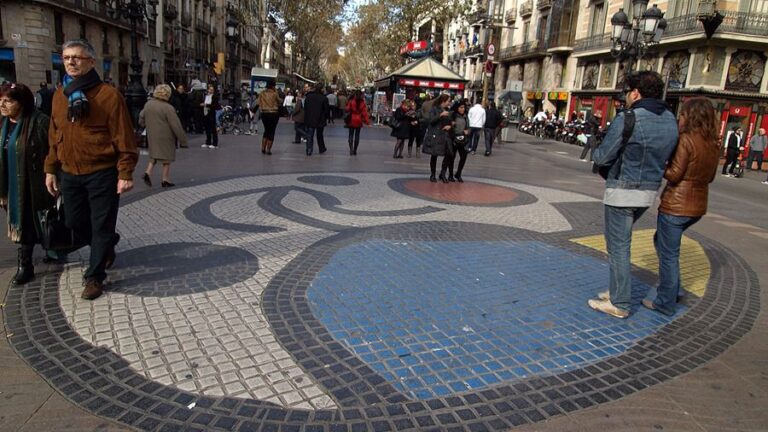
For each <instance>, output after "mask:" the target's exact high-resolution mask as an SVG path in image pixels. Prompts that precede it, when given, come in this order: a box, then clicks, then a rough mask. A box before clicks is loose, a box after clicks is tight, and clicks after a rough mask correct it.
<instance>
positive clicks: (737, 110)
mask: <svg viewBox="0 0 768 432" xmlns="http://www.w3.org/2000/svg"><path fill="white" fill-rule="evenodd" d="M729 113H730V114H731V115H732V116H737V117H746V116H748V115H749V114H751V113H752V108H750V107H748V106H740V107H737V106H732V107H731V109H730V111H729Z"/></svg>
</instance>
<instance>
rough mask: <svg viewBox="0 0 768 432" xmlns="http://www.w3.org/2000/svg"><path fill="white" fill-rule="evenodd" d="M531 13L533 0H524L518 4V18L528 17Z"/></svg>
mask: <svg viewBox="0 0 768 432" xmlns="http://www.w3.org/2000/svg"><path fill="white" fill-rule="evenodd" d="M532 13H533V0H526V1H524V2H523V3H522V4H521V5H520V18H528V17H529V16H531V14H532Z"/></svg>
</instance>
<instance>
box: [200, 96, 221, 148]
mask: <svg viewBox="0 0 768 432" xmlns="http://www.w3.org/2000/svg"><path fill="white" fill-rule="evenodd" d="M200 106H201V107H202V109H203V124H204V126H205V144H203V145H201V146H200V147H202V148H209V149H215V148H218V147H219V131H218V129H217V121H216V120H217V119H216V116H217V114H216V112H217V111H219V110H221V104H220V103H219V95H218V93H216V86H215V85H213V84H208V93H206V95H205V98H203V102H202V103H201V104H200Z"/></svg>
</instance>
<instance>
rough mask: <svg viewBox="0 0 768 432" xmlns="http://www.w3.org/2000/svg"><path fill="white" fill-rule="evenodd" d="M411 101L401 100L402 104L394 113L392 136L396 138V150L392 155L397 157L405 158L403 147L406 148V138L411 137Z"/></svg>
mask: <svg viewBox="0 0 768 432" xmlns="http://www.w3.org/2000/svg"><path fill="white" fill-rule="evenodd" d="M409 102H410V101H409V100H408V99H403V101H402V102H400V106H399V107H397V109H395V111H394V112H393V113H392V118H393V119H394V127H393V128H392V132H391V133H390V136H392V137H394V138H395V152H394V154H393V155H392V157H393V158H395V159H402V158H403V149H404V148H405V140H407V139H409V138H410V137H411V119H410V118H409V117H408V111H409V110H410V103H409Z"/></svg>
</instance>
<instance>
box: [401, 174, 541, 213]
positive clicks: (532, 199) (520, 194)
mask: <svg viewBox="0 0 768 432" xmlns="http://www.w3.org/2000/svg"><path fill="white" fill-rule="evenodd" d="M412 180H423V178H421V177H401V178H394V179H392V180H389V181H388V182H387V185H388V186H389V187H390V188H391V189H392V190H393V191H396V192H399V193H401V194H403V195H407V196H409V197H413V198H416V199H419V200H422V201H431V202H436V203H440V204H450V205H456V206H469V207H511V206H524V205H528V204H534V203H536V202H538V201H539V199H538V198H536V196H535V195H533V194H531V193H528V192H525V191H522V190H520V189H514V188H511V187H509V186H501V185H496V184H491V183H483V182H475V183H478V184H481V185H482V184H486V185H488V186H493V187H500V188H504V189H509V190H510V191H512V192H514V193H515V194H517V196H516V197H515V198H514V199H512V200H510V201H504V202H495V203H462V202H458V201H444V200H439V199H436V198H434V197H430V196H429V195H421V194H418V193H415V192H413V191H411V190H409V189H408V188H407V187H406V184H407V183H408V182H409V181H412ZM440 185H442V186H444V187H446V188H449V187H451V186H452V185H454V186H455V185H457V183H453V184H448V185H443V184H442V183H441V184H440Z"/></svg>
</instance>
